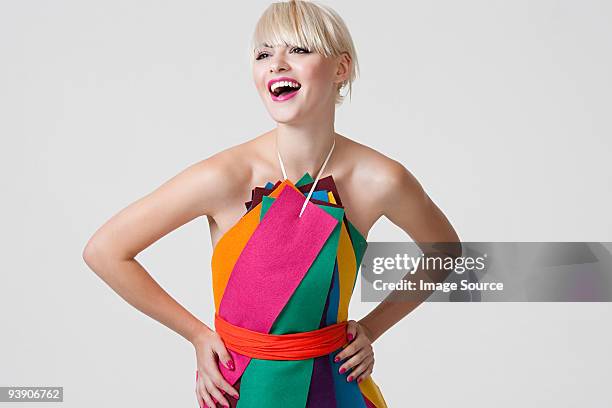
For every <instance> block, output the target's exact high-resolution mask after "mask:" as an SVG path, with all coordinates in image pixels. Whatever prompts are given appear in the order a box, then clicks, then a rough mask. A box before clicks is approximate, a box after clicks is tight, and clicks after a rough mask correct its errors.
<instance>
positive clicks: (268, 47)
mask: <svg viewBox="0 0 612 408" xmlns="http://www.w3.org/2000/svg"><path fill="white" fill-rule="evenodd" d="M357 71H358V64H357V55H356V52H355V49H354V46H353V42H352V39H351V36H350V34H349V31H348V29H347V27H346V25H345V24H344V22H343V21H342V19H341V18H340V17H339V16H338V15H337V14H336V13H335V12H334V11H333V10H332V9H330V8H328V7H325V6H322V5H319V4H316V3H311V2H301V1H291V2H287V3H275V4H272V5H271V6H270V7H269V8H268V9H267V10H266V11H265V12H264V13H263V15H262V16H261V18H260V20H259V21H258V23H257V26H256V29H255V32H254V36H253V56H252V73H253V79H254V83H255V87H256V89H257V91H258V92H259V95H260V96H261V98H262V100H263V103H264V105H265V107H266V109H267V110H268V112H269V114H270V115H271V116H272V118H273V119H274V121H275V122H276V123H277V126H276V127H275V128H274V129H272V130H270V131H269V132H266V133H264V134H262V135H259V136H257V137H255V138H254V139H252V140H249V141H247V142H245V143H242V144H239V145H237V146H233V147H231V148H228V149H226V150H224V151H221V152H219V153H217V154H215V155H213V156H211V157H209V158H206V159H205V160H202V161H200V162H198V163H195V164H193V165H191V166H189V167H187V168H186V169H185V170H184V171H182V172H181V173H179V174H178V175H176V176H175V177H173V178H172V179H170V180H169V181H167V182H166V183H164V184H163V185H162V186H160V187H159V188H158V189H156V190H155V191H153V192H152V193H150V194H149V195H147V196H145V197H143V198H141V199H140V200H138V201H136V202H134V203H133V204H131V205H130V206H128V207H127V208H125V209H123V210H122V211H120V212H119V213H118V214H116V215H115V216H114V217H112V218H111V219H110V220H109V221H108V222H107V223H106V224H104V225H103V226H102V227H101V228H100V229H99V230H98V231H96V233H95V234H94V236H93V237H92V238H91V239H90V241H89V243H88V245H87V246H86V248H85V251H84V259H85V260H86V262H87V264H88V265H89V266H90V267H91V268H92V269H93V270H94V271H95V272H96V273H97V274H98V275H99V276H100V277H101V278H102V279H103V280H104V281H105V282H107V283H108V284H109V285H110V286H111V287H112V288H113V289H114V290H115V291H116V292H117V293H118V294H119V295H121V296H122V297H123V298H124V299H126V300H127V301H128V302H129V303H130V304H132V305H133V306H135V307H136V308H138V309H139V310H141V311H142V312H144V313H146V314H147V315H149V316H151V317H152V318H154V319H156V320H158V321H160V322H161V323H162V324H165V325H166V326H168V327H169V328H171V329H172V330H174V331H176V332H177V333H179V334H180V335H182V336H183V337H185V338H186V339H187V340H188V341H190V342H191V343H192V344H193V346H194V349H195V353H196V359H197V370H196V396H197V400H198V403H199V404H200V406H204V405H206V406H208V407H212V406H217V405H216V404H220V405H221V406H232V407H235V406H238V407H241V408H247V407H264V406H265V407H317V408H320V407H351V408H353V407H376V408H380V407H385V406H386V403H385V401H384V398H383V397H382V394H381V393H380V390H379V388H378V387H377V385H376V384H375V383H374V381H373V379H372V377H371V375H370V374H371V373H372V370H373V366H374V353H373V348H372V344H373V343H374V342H375V340H376V339H378V338H379V337H380V336H381V335H382V334H383V333H384V332H385V331H386V330H388V329H389V328H390V327H391V326H392V325H393V324H395V323H396V322H397V321H399V320H400V319H401V318H402V317H403V316H405V315H406V314H407V313H409V312H410V311H411V310H412V309H414V308H415V307H416V306H417V303H381V304H380V305H378V307H376V308H375V309H374V310H373V311H372V312H371V313H369V314H368V315H367V316H366V317H364V318H363V319H361V320H360V321H354V320H348V304H349V300H350V297H351V294H352V291H353V286H354V283H355V279H356V275H357V270H358V266H359V264H360V262H361V259H362V256H363V253H364V251H365V248H366V245H367V243H366V237H367V233H368V231H369V230H370V228H371V227H372V225H373V224H374V223H375V222H376V221H377V220H378V219H379V218H380V217H381V216H383V215H384V216H386V217H387V218H388V219H389V220H391V221H392V222H393V223H394V224H396V225H397V226H399V227H400V228H402V229H403V230H404V231H406V232H407V233H408V234H409V235H410V236H411V237H412V238H413V239H414V240H415V241H416V242H420V241H426V242H455V241H458V237H457V235H456V233H455V231H454V230H453V228H452V226H451V225H450V223H449V222H448V220H447V219H446V217H445V216H444V215H443V214H442V213H441V211H440V210H439V209H438V207H437V206H436V205H435V204H434V203H433V202H432V201H431V200H430V198H429V197H428V196H427V194H426V193H425V192H424V190H423V188H422V187H421V185H420V184H419V182H418V181H417V180H416V179H415V178H414V177H413V176H412V174H411V173H410V172H409V171H408V170H406V169H405V168H404V166H402V165H401V164H400V163H399V162H397V161H395V160H393V159H390V158H388V157H386V156H385V155H383V154H381V153H379V152H377V151H375V150H373V149H371V148H369V147H367V146H364V145H362V144H360V143H357V142H355V141H353V140H351V139H349V138H348V137H346V136H343V135H340V134H339V133H337V132H335V130H334V116H335V107H336V106H337V105H338V104H340V103H341V102H342V101H343V98H344V96H342V95H341V93H342V91H343V90H346V89H348V90H349V93H351V91H352V82H353V81H354V79H355V78H356V74H357ZM311 175H316V177H315V178H313V177H311ZM332 175H333V176H332ZM274 180H278V181H276V182H274ZM266 182H267V183H266ZM364 186H367V188H364ZM245 209H246V211H245ZM201 215H206V216H207V218H208V221H209V224H210V230H211V237H212V242H213V248H214V249H213V256H212V264H211V265H212V276H213V289H214V297H215V307H216V313H215V329H216V330H213V329H211V328H209V327H208V326H206V325H205V324H204V323H202V322H201V321H199V320H198V319H197V318H196V317H194V316H193V315H192V314H191V313H189V312H188V311H187V310H185V309H184V308H182V307H181V306H180V305H179V304H178V303H177V302H176V301H174V300H173V299H172V298H171V297H170V296H169V295H168V294H167V293H166V292H165V291H164V290H163V289H162V288H161V287H160V286H159V285H157V284H156V282H155V281H154V280H153V279H152V278H151V277H150V275H149V274H148V273H147V272H146V271H145V269H144V268H143V267H142V266H141V265H140V264H139V263H138V262H137V261H136V260H135V259H134V257H135V256H136V255H137V254H138V253H139V252H140V251H142V250H143V249H145V248H146V247H147V246H149V245H151V244H152V243H153V242H155V241H156V240H158V239H159V238H161V237H162V236H164V235H165V234H167V233H169V232H170V231H172V230H174V229H176V228H178V227H179V226H181V225H183V224H185V223H187V222H189V221H190V220H193V219H194V218H196V217H198V216H201Z"/></svg>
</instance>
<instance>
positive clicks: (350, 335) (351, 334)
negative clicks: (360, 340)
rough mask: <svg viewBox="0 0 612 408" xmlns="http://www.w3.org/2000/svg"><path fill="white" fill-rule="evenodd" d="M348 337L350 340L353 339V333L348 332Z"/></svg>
mask: <svg viewBox="0 0 612 408" xmlns="http://www.w3.org/2000/svg"><path fill="white" fill-rule="evenodd" d="M348 339H349V341H351V340H353V333H349V334H348Z"/></svg>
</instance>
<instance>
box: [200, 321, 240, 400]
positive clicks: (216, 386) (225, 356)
mask: <svg viewBox="0 0 612 408" xmlns="http://www.w3.org/2000/svg"><path fill="white" fill-rule="evenodd" d="M193 346H194V348H195V351H196V359H197V367H198V368H197V372H196V389H195V392H196V398H197V400H198V404H199V405H200V408H204V405H203V404H204V403H205V404H206V406H207V407H210V408H212V407H216V406H217V405H216V402H218V403H220V404H221V406H224V407H229V406H230V404H229V402H228V400H227V398H225V395H224V393H227V394H229V395H231V396H233V397H234V398H236V399H238V397H239V395H238V392H237V391H236V389H235V388H234V387H232V386H231V385H230V383H229V382H227V380H226V379H225V378H224V377H223V375H222V374H221V371H220V370H219V367H218V361H221V362H222V364H223V365H225V366H226V367H227V368H228V369H230V370H234V368H235V367H234V362H233V361H232V357H231V355H230V354H229V352H228V351H227V349H226V348H225V344H224V343H223V340H222V339H221V336H220V335H219V334H218V333H216V332H215V331H213V330H210V329H208V330H207V331H206V332H205V333H203V334H201V335H200V336H198V337H197V338H196V339H195V340H194V341H193Z"/></svg>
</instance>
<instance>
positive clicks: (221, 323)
mask: <svg viewBox="0 0 612 408" xmlns="http://www.w3.org/2000/svg"><path fill="white" fill-rule="evenodd" d="M347 323H348V322H346V321H344V322H340V323H336V324H333V325H331V326H326V327H323V328H321V329H317V330H312V331H307V332H302V333H289V334H269V333H259V332H256V331H252V330H249V329H245V328H244V327H239V326H235V325H233V324H231V323H229V322H228V321H226V320H224V319H222V318H221V317H220V316H219V315H218V314H217V313H215V329H216V331H217V333H219V335H220V336H221V338H222V339H223V342H224V343H225V346H226V347H227V348H228V349H231V350H233V351H235V352H237V353H240V354H243V355H245V356H249V357H252V358H259V359H263V360H305V359H308V358H314V357H319V356H323V355H326V354H329V353H331V352H332V351H334V350H337V349H339V348H340V347H342V346H343V345H345V344H347V343H348V341H347V338H346V325H347Z"/></svg>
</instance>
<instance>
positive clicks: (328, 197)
mask: <svg viewBox="0 0 612 408" xmlns="http://www.w3.org/2000/svg"><path fill="white" fill-rule="evenodd" d="M327 199H328V200H329V202H330V203H332V204H338V203H336V199H335V198H334V193H332V192H331V191H328V192H327Z"/></svg>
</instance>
